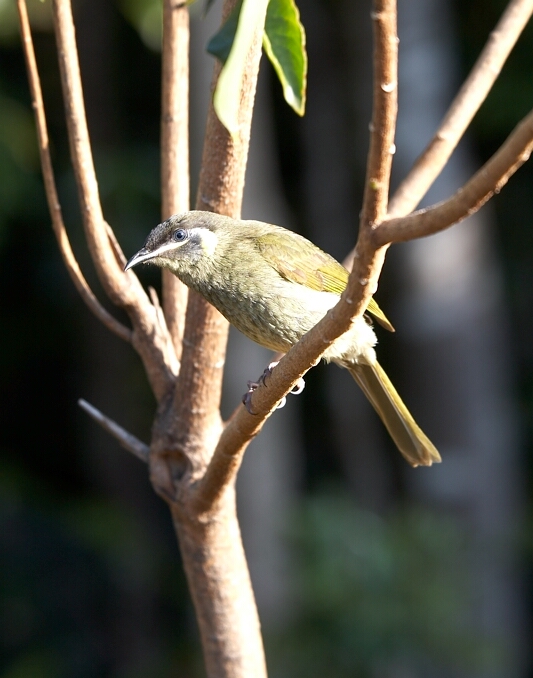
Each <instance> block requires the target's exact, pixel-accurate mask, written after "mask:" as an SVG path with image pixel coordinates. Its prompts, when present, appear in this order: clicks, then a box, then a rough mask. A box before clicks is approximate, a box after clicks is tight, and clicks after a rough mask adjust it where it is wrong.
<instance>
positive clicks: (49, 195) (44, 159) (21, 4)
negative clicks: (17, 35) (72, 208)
mask: <svg viewBox="0 0 533 678" xmlns="http://www.w3.org/2000/svg"><path fill="white" fill-rule="evenodd" d="M17 7H18V14H19V20H20V32H21V36H22V46H23V49H24V56H25V58H26V67H27V71H28V82H29V84H30V92H31V97H32V105H33V109H34V111H35V124H36V128H37V140H38V143H39V155H40V159H41V167H42V172H43V180H44V188H45V192H46V200H47V202H48V209H49V211H50V216H51V218H52V228H53V230H54V234H55V236H56V239H57V244H58V246H59V251H60V253H61V256H62V258H63V263H64V264H65V268H66V269H67V272H68V274H69V275H70V278H71V280H72V282H73V283H74V285H75V287H76V289H77V290H78V293H79V295H80V296H81V298H82V299H83V301H84V302H85V304H86V305H87V306H88V307H89V309H90V310H91V311H92V312H93V313H94V315H95V316H96V317H97V318H98V320H100V321H101V322H102V323H103V324H104V325H105V326H106V327H107V328H108V329H109V330H111V332H113V333H114V334H116V335H117V336H119V337H120V338H121V339H124V340H125V341H131V330H130V329H128V328H127V327H125V326H124V325H123V324H122V323H120V322H119V321H118V320H116V318H114V317H113V316H112V315H111V314H110V313H108V311H106V309H105V308H104V307H103V306H102V305H101V304H100V302H99V301H98V299H97V298H96V296H95V295H94V293H93V291H92V290H91V288H90V287H89V284H88V283H87V281H86V280H85V277H84V275H83V273H82V272H81V269H80V267H79V264H78V262H77V261H76V257H75V256H74V252H73V251H72V247H71V246H70V241H69V239H68V235H67V231H66V229H65V224H64V221H63V215H62V212H61V205H60V203H59V198H58V195H57V189H56V184H55V179H54V170H53V167H52V160H51V158H50V144H49V140H48V128H47V124H46V115H45V112H44V103H43V96H42V91H41V82H40V78H39V72H38V70H37V62H36V59H35V50H34V48H33V40H32V36H31V29H30V22H29V19H28V10H27V8H26V3H25V0H17Z"/></svg>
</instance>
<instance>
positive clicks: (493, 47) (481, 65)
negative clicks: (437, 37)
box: [389, 0, 533, 217]
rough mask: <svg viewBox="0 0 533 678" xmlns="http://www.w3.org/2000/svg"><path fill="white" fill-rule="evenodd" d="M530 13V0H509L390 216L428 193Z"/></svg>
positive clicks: (394, 200) (392, 205)
mask: <svg viewBox="0 0 533 678" xmlns="http://www.w3.org/2000/svg"><path fill="white" fill-rule="evenodd" d="M532 13H533V0H512V2H510V3H509V5H508V6H507V9H506V10H505V12H504V13H503V15H502V17H501V19H500V21H499V22H498V24H497V25H496V28H495V29H494V31H493V32H492V33H491V34H490V36H489V39H488V41H487V44H486V45H485V48H484V49H483V51H482V52H481V54H480V55H479V58H478V59H477V61H476V63H475V65H474V67H473V68H472V71H471V72H470V75H469V76H468V78H467V79H466V81H465V82H464V84H463V86H462V87H461V89H460V90H459V93H458V94H457V96H456V97H455V99H454V100H453V102H452V104H451V106H450V108H449V110H448V112H447V113H446V115H445V117H444V119H443V121H442V123H441V124H440V126H439V129H438V130H437V132H436V133H435V136H434V137H433V139H432V140H431V142H430V143H429V145H428V146H427V147H426V149H425V150H424V152H423V153H422V154H421V155H420V156H419V158H418V159H417V160H416V162H415V164H414V166H413V168H412V169H411V171H410V172H409V174H408V175H407V176H406V177H405V179H404V180H403V181H402V182H401V184H400V185H399V187H398V188H397V190H396V192H395V194H394V197H393V198H392V199H391V201H390V204H389V216H390V217H399V216H402V215H404V214H408V213H409V212H410V211H411V210H413V209H414V208H415V207H416V206H417V205H418V203H419V202H420V200H422V198H423V197H424V195H425V194H426V193H427V191H428V189H429V188H430V186H431V185H432V184H433V182H434V181H435V179H436V178H437V177H438V175H439V174H440V172H441V170H442V168H443V167H444V165H445V164H446V162H447V161H448V158H449V157H450V155H451V154H452V152H453V151H454V149H455V147H456V146H457V144H458V143H459V141H460V139H461V138H462V136H463V134H464V132H465V130H466V128H467V127H468V125H469V124H470V122H471V121H472V118H473V117H474V115H475V114H476V113H477V111H478V110H479V107H480V106H481V104H482V103H483V102H484V101H485V99H486V97H487V94H488V93H489V92H490V90H491V88H492V86H493V84H494V81H495V80H496V78H497V77H498V75H499V74H500V71H501V69H502V67H503V65H504V63H505V61H506V59H507V57H508V56H509V53H510V51H511V50H512V48H513V47H514V45H515V43H516V41H517V40H518V38H519V36H520V33H521V32H522V30H523V29H524V27H525V25H526V24H527V22H528V21H529V18H530V17H531V14H532Z"/></svg>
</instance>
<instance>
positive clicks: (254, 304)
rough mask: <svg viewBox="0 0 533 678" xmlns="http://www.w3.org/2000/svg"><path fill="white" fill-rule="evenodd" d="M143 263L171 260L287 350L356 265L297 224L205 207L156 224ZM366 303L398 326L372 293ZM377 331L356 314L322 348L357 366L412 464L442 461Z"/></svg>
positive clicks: (243, 324) (241, 320) (240, 325)
mask: <svg viewBox="0 0 533 678" xmlns="http://www.w3.org/2000/svg"><path fill="white" fill-rule="evenodd" d="M141 263H151V264H155V265H156V266H159V267H161V268H167V269H169V270H170V271H171V272H172V273H173V274H174V275H176V276H177V277H178V278H179V279H180V280H181V281H182V282H183V283H185V285H187V286H188V287H190V288H192V289H193V290H196V291H197V292H199V293H200V294H201V295H202V296H203V297H205V299H207V301H209V302H210V303H211V304H213V306H214V307H215V308H217V309H218V310H219V311H220V313H222V315H223V316H224V317H225V318H226V319H227V320H228V321H229V322H230V323H231V324H232V325H234V326H235V327H236V328H237V329H238V330H240V331H241V332H242V333H243V334H245V335H246V336H247V337H249V338H250V339H253V341H256V342H257V343H258V344H260V345H261V346H265V347H266V348H269V349H271V350H273V351H279V352H284V353H285V352H286V351H288V350H289V349H290V347H291V346H293V345H294V344H295V343H296V342H297V341H298V340H299V339H300V338H301V337H302V336H303V335H304V334H305V333H306V332H308V331H309V330H310V329H311V328H312V327H314V325H316V324H317V323H318V321H319V320H320V319H321V318H322V317H323V316H324V315H325V314H326V313H327V311H328V310H329V309H330V308H332V307H333V306H335V304H336V303H337V302H338V301H339V297H340V295H341V293H342V291H343V290H344V288H345V287H346V284H347V282H348V275H349V274H348V271H347V270H346V269H345V268H344V266H342V265H341V264H340V263H339V262H338V261H336V260H335V259H334V258H333V257H331V256H330V255H329V254H326V253H325V252H323V251H322V250H321V249H319V248H318V247H317V246H316V245H314V244H313V243H312V242H310V241H309V240H307V239H306V238H304V237H302V236H301V235H298V234H297V233H293V232H292V231H288V230H287V229H285V228H282V227H280V226H274V225H272V224H266V223H263V222H260V221H239V220H237V219H231V218H230V217H225V216H222V215H220V214H215V213H213V212H200V211H191V212H184V213H183V214H176V215H174V216H172V217H170V219H167V220H166V221H164V222H163V223H162V224H159V225H158V226H156V227H155V228H154V229H153V230H152V231H151V233H150V234H149V236H148V238H147V239H146V242H145V243H144V247H142V249H140V250H139V251H138V252H137V254H134V255H133V257H131V259H130V260H129V261H128V263H127V264H126V266H125V269H124V270H125V271H127V270H128V269H130V268H132V267H133V266H136V265H137V264H141ZM367 311H368V313H370V314H372V315H373V316H374V318H375V319H376V320H377V322H379V323H380V324H381V325H383V326H384V327H385V328H387V329H388V330H390V331H394V329H393V327H392V325H391V324H390V323H389V321H388V320H387V318H386V317H385V314H384V313H383V311H382V310H381V309H380V308H379V306H378V305H377V303H376V302H375V301H374V299H371V300H370V303H369V305H368V308H367ZM376 341H377V340H376V336H375V334H374V330H373V328H372V325H371V324H370V321H369V319H368V318H367V317H362V318H357V319H356V320H355V322H354V324H353V326H352V327H351V328H350V330H349V331H348V332H346V333H345V334H343V335H342V336H341V337H339V338H338V339H337V341H335V342H334V343H333V344H332V345H331V346H330V347H329V348H328V350H327V351H326V353H325V354H324V358H325V359H326V361H328V362H334V363H336V364H337V365H340V366H341V367H344V368H346V369H347V370H348V371H349V372H350V374H351V375H352V377H353V378H354V379H355V381H356V382H357V383H358V384H359V386H360V387H361V389H362V390H363V393H364V394H365V396H366V397H367V398H368V400H369V401H370V403H371V404H372V405H373V407H374V409H375V410H376V412H377V413H378V414H379V416H380V417H381V420H382V421H383V423H384V424H385V426H386V428H387V430H388V431H389V433H390V435H391V437H392V439H393V440H394V442H395V443H396V445H397V447H398V449H399V450H400V452H401V453H402V454H403V456H404V457H405V458H406V459H407V461H408V462H409V463H410V464H411V465H412V466H431V464H432V463H433V462H440V460H441V458H440V455H439V453H438V452H437V450H436V448H435V447H434V445H433V444H432V443H431V441H430V440H429V439H428V438H427V436H426V435H425V434H424V433H423V432H422V430H421V429H420V428H419V427H418V425H417V424H416V422H415V420H414V419H413V417H412V416H411V414H410V412H409V410H408V409H407V407H406V406H405V405H404V403H403V401H402V400H401V398H400V396H399V395H398V393H397V392H396V389H395V388H394V386H393V385H392V383H391V381H390V379H389V378H388V377H387V375H386V374H385V372H384V370H383V368H382V367H381V366H380V365H379V363H378V362H377V360H376V354H375V351H374V346H375V344H376Z"/></svg>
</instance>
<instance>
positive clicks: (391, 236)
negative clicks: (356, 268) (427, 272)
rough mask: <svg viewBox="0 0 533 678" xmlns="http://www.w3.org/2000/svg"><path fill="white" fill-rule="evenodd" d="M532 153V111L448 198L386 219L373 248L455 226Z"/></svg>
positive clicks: (376, 235)
mask: <svg viewBox="0 0 533 678" xmlns="http://www.w3.org/2000/svg"><path fill="white" fill-rule="evenodd" d="M532 150H533V111H531V112H530V113H529V115H527V116H526V117H525V118H524V119H523V120H522V121H521V122H520V123H519V125H517V127H516V128H515V129H514V130H513V132H512V133H511V134H510V135H509V137H508V138H507V140H506V141H505V143H504V144H503V145H502V146H501V148H499V149H498V151H496V153H495V154H494V155H493V156H492V158H490V160H488V161H487V162H486V163H485V164H484V165H483V167H482V168H481V169H480V170H478V171H477V172H476V174H474V176H473V177H472V178H471V179H470V180H469V181H467V183H466V184H465V185H464V186H463V187H462V188H460V189H459V190H458V191H457V192H456V193H455V194H454V195H453V196H452V197H451V198H449V199H448V200H444V201H443V202H441V203H438V204H437V205H433V206H432V207H428V208H426V209H422V210H419V211H417V212H413V213H412V214H409V215H408V216H406V217H398V218H396V219H387V220H386V221H384V222H383V223H382V224H380V226H379V227H378V228H377V229H376V230H375V232H374V242H375V244H376V246H378V247H382V246H384V245H387V244H390V243H393V242H405V241H407V240H413V239H414V238H422V237H424V236H427V235H432V234H433V233H438V232H439V231H442V230H444V229H445V228H448V227H449V226H452V225H453V224H456V223H457V222H459V221H461V220H462V219H465V218H466V217H468V216H469V215H471V214H473V213H474V212H477V210H478V209H480V207H482V206H483V205H484V204H485V203H486V202H487V200H489V199H490V198H491V197H492V196H493V195H494V194H495V193H499V192H500V190H501V189H502V188H503V186H505V184H506V183H507V181H508V180H509V178H510V177H511V176H512V175H513V174H514V173H515V172H516V170H517V169H518V168H519V167H521V166H522V165H523V164H524V163H525V162H526V161H527V160H528V159H529V156H530V154H531V151H532Z"/></svg>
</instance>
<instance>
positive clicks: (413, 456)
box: [345, 362, 441, 466]
mask: <svg viewBox="0 0 533 678" xmlns="http://www.w3.org/2000/svg"><path fill="white" fill-rule="evenodd" d="M345 367H347V369H348V370H349V372H350V374H351V375H352V376H353V378H354V379H355V381H356V382H357V383H358V384H359V386H360V387H361V389H362V390H363V393H364V394H365V395H366V397H367V398H368V400H370V402H371V403H372V406H373V407H374V409H375V410H376V412H377V413H378V414H379V416H380V417H381V420H382V422H383V423H384V424H385V426H386V427H387V430H388V432H389V433H390V435H391V437H392V439H393V440H394V442H395V443H396V445H397V447H398V449H399V450H400V452H401V453H402V454H403V456H404V457H405V458H406V459H407V461H408V462H409V463H410V464H411V466H431V464H433V462H439V461H441V458H440V455H439V453H438V452H437V449H436V448H435V446H434V445H433V443H432V442H431V441H430V440H429V438H428V437H427V436H426V434H425V433H424V432H423V431H422V430H421V429H420V428H419V426H418V425H417V423H416V422H415V420H414V419H413V417H412V415H411V413H410V412H409V410H408V409H407V407H406V406H405V404H404V402H403V401H402V399H401V398H400V396H399V395H398V393H397V391H396V389H395V388H394V386H393V385H392V382H391V380H390V379H389V378H388V376H387V375H386V374H385V371H384V370H383V368H382V367H381V365H380V364H379V363H378V362H375V363H373V364H372V365H368V364H357V363H346V364H345Z"/></svg>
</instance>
